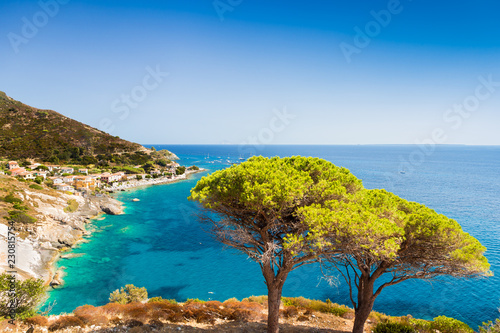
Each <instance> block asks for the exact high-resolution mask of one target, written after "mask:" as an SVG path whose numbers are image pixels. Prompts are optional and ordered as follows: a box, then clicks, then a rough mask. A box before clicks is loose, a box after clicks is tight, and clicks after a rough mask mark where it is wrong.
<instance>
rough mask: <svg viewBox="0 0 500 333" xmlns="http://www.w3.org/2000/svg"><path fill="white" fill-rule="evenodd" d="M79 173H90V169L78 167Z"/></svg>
mask: <svg viewBox="0 0 500 333" xmlns="http://www.w3.org/2000/svg"><path fill="white" fill-rule="evenodd" d="M78 173H83V174H84V175H88V174H89V170H88V169H78Z"/></svg>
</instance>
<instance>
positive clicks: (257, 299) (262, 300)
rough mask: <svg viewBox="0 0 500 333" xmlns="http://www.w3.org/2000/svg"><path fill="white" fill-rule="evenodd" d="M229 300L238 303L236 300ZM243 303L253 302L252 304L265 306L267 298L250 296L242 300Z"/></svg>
mask: <svg viewBox="0 0 500 333" xmlns="http://www.w3.org/2000/svg"><path fill="white" fill-rule="evenodd" d="M230 300H236V302H238V300H237V299H236V298H231V299H230ZM228 301H229V300H228ZM243 301H244V302H245V301H246V302H254V303H259V304H267V296H250V297H247V298H245V299H243Z"/></svg>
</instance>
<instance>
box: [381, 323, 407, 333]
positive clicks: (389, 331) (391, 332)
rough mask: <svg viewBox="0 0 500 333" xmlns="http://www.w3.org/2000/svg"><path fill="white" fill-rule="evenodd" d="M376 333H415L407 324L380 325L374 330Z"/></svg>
mask: <svg viewBox="0 0 500 333" xmlns="http://www.w3.org/2000/svg"><path fill="white" fill-rule="evenodd" d="M373 332H374V333H414V332H415V330H414V329H413V327H412V326H410V325H409V324H405V323H395V322H385V323H379V324H377V326H375V329H374V330H373Z"/></svg>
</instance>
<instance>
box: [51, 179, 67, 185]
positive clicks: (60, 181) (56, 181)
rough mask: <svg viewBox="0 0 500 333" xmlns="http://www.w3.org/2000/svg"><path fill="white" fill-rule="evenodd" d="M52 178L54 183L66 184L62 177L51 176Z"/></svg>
mask: <svg viewBox="0 0 500 333" xmlns="http://www.w3.org/2000/svg"><path fill="white" fill-rule="evenodd" d="M49 179H50V180H52V182H53V183H54V185H59V184H64V181H63V179H62V178H60V177H49Z"/></svg>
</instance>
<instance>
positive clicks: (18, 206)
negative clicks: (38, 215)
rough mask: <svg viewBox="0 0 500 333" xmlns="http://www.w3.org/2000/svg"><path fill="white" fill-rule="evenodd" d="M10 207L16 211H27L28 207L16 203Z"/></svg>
mask: <svg viewBox="0 0 500 333" xmlns="http://www.w3.org/2000/svg"><path fill="white" fill-rule="evenodd" d="M12 207H13V208H14V209H17V210H28V207H26V206H23V205H21V204H20V203H18V202H16V203H15V204H14V205H13V206H12Z"/></svg>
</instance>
